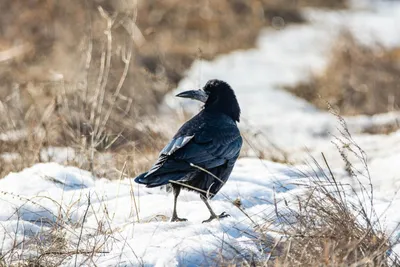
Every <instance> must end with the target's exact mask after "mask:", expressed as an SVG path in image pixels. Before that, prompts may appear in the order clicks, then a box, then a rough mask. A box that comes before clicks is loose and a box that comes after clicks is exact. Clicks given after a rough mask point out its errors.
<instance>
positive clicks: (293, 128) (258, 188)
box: [0, 2, 400, 266]
mask: <svg viewBox="0 0 400 267" xmlns="http://www.w3.org/2000/svg"><path fill="white" fill-rule="evenodd" d="M399 13H400V5H399V4H398V3H395V2H392V3H388V2H383V3H381V2H379V3H378V4H376V5H373V6H369V7H368V8H365V7H363V8H353V9H350V10H345V11H343V10H342V11H326V10H325V11H321V10H315V9H307V10H305V11H304V16H305V17H306V18H307V19H308V20H309V23H308V24H303V25H290V26H287V27H285V28H284V29H279V30H276V29H266V30H265V31H263V32H262V33H261V34H260V36H259V38H258V41H257V47H256V48H255V49H251V50H247V51H236V52H232V53H230V54H229V55H224V56H220V57H217V58H216V59H214V60H212V61H209V62H206V61H195V63H194V64H193V66H192V67H191V68H190V69H189V71H188V72H187V74H186V76H185V78H184V79H183V80H182V81H181V82H180V83H179V85H178V87H177V89H176V91H175V92H173V93H172V94H171V95H168V96H166V98H165V99H164V105H163V106H162V107H161V111H168V110H171V109H172V110H175V111H176V110H179V109H184V110H185V112H187V113H189V114H191V113H195V112H197V110H198V108H199V106H197V105H195V104H193V103H192V102H185V101H182V100H177V99H175V98H174V97H173V94H174V93H176V92H178V91H181V90H186V89H188V88H189V89H192V88H198V87H199V86H201V85H202V84H204V83H205V81H207V80H208V79H211V78H219V79H223V80H226V81H228V82H229V84H231V86H232V87H233V89H234V90H235V92H236V94H237V97H238V100H239V103H240V104H241V107H242V110H243V119H242V122H241V123H240V127H241V130H242V132H243V133H244V135H245V137H246V138H245V143H246V146H247V147H246V148H245V150H244V153H243V157H242V158H241V159H239V161H238V162H237V164H236V166H235V169H234V171H233V173H232V176H231V178H230V179H229V181H228V183H227V184H226V185H225V186H224V187H223V189H222V190H221V192H220V193H219V194H218V195H217V196H216V197H215V199H213V200H212V201H211V205H212V206H213V207H214V209H215V210H216V212H218V213H220V212H223V211H226V212H227V213H229V214H230V215H231V217H229V218H226V219H223V220H220V221H214V222H212V223H209V224H202V223H201V221H202V220H204V219H206V218H208V212H207V209H206V207H205V206H204V204H203V203H202V201H201V200H200V199H199V197H198V195H196V194H195V193H193V192H184V193H183V194H182V196H181V197H180V198H179V202H178V214H179V216H181V217H185V218H188V219H189V221H188V222H181V223H169V222H167V221H168V219H169V217H170V216H171V213H172V196H171V195H170V194H168V193H167V192H166V191H165V188H162V189H159V188H154V189H147V188H145V187H143V186H140V185H137V184H134V183H133V181H132V179H131V178H132V177H126V175H125V174H123V173H122V174H121V178H122V179H119V180H116V181H110V180H108V179H105V178H102V177H94V176H93V175H92V174H91V173H89V172H87V171H83V170H81V169H78V168H75V167H65V166H62V165H59V164H57V163H43V164H37V165H34V166H33V167H31V168H28V169H25V170H23V171H22V172H19V173H11V174H9V175H7V176H6V177H5V178H4V179H2V180H0V188H1V190H2V191H0V211H1V213H0V219H1V225H2V229H0V239H1V240H3V241H2V249H1V255H3V256H2V257H1V260H2V261H3V262H5V263H7V262H10V261H16V260H18V259H20V260H22V259H25V260H26V259H28V258H29V257H31V258H35V256H37V254H40V253H42V254H43V255H44V256H43V258H42V259H44V260H48V261H49V262H48V263H50V262H51V263H53V264H54V262H57V263H58V265H65V266H74V265H76V263H78V264H80V263H84V264H87V265H94V264H96V265H97V266H115V265H119V266H137V265H144V266H146V265H150V266H153V265H154V266H178V265H185V266H197V265H199V264H200V265H213V263H214V264H215V263H216V262H219V260H221V259H224V260H225V261H226V262H229V261H231V260H237V259H238V258H240V259H244V260H249V259H256V262H265V261H267V260H268V259H269V257H270V256H271V255H272V257H273V254H274V251H273V249H272V248H274V245H273V244H274V242H275V241H276V240H277V239H279V237H280V234H281V233H282V231H283V228H285V226H286V225H287V224H290V222H287V221H286V222H283V221H280V220H279V216H277V214H279V213H281V212H282V213H284V212H285V210H286V209H287V207H288V206H289V207H291V208H293V209H295V208H296V207H294V206H295V204H294V203H297V202H296V198H297V197H299V196H302V194H303V193H304V192H305V188H306V187H304V184H306V183H307V181H309V180H308V179H309V178H310V177H313V176H316V175H317V174H318V173H319V172H318V171H317V172H315V171H314V167H315V166H314V165H313V162H312V160H311V157H312V156H314V157H315V158H316V159H317V160H319V161H320V162H322V164H321V166H323V168H322V170H323V171H325V172H326V173H329V170H328V168H327V166H326V165H324V164H323V161H322V156H321V152H323V153H324V155H325V157H326V159H327V162H329V166H330V168H331V171H332V173H333V174H334V175H335V177H336V178H338V179H339V183H341V184H342V185H343V186H344V187H346V186H347V185H352V186H353V187H352V188H354V189H355V190H356V192H347V193H348V197H349V199H350V201H351V200H352V199H353V198H354V197H355V196H356V195H357V193H359V195H363V194H364V193H365V190H364V189H363V188H365V187H368V184H369V183H371V184H372V186H373V188H374V195H369V197H371V198H372V199H373V202H374V204H373V206H374V211H375V212H376V214H375V215H374V217H377V218H380V223H381V224H382V231H384V232H385V233H386V234H387V235H388V236H389V237H390V242H392V243H393V245H395V244H396V242H397V237H398V233H399V232H398V229H397V225H398V224H399V223H400V215H399V214H398V212H396V207H398V205H399V204H400V198H399V196H398V194H397V191H398V189H399V188H400V178H399V177H400V171H399V170H398V169H396V166H397V164H398V162H399V160H400V156H399V155H400V153H399V150H400V147H399V145H398V144H399V143H400V142H399V141H400V132H399V131H394V132H391V133H389V134H376V135H371V134H367V133H366V131H365V129H366V128H370V127H371V126H377V125H378V126H379V125H382V124H385V123H387V122H390V121H396V120H397V119H398V118H399V116H400V114H399V113H398V112H395V111H394V112H391V113H385V114H380V115H376V116H372V117H366V116H363V115H360V116H353V117H344V120H345V121H346V122H347V129H349V131H350V133H351V136H349V135H348V134H347V133H346V132H344V134H343V131H344V129H345V128H346V125H344V124H343V122H342V121H340V117H338V116H336V115H335V114H334V113H331V112H328V111H321V110H318V109H317V108H315V107H314V106H312V105H311V104H309V103H307V102H306V101H304V100H303V99H300V98H297V97H295V96H293V95H291V94H290V93H289V92H287V91H285V90H282V87H283V86H290V85H295V84H297V83H299V82H304V81H307V79H308V78H309V77H310V76H311V75H309V74H312V73H315V72H321V71H323V70H324V68H325V67H326V64H327V60H328V58H327V55H328V54H329V53H328V51H329V50H330V49H331V46H332V44H333V43H332V42H331V40H332V38H330V37H331V35H339V34H340V32H341V30H342V29H343V28H344V27H345V28H346V29H347V30H349V31H350V32H351V33H352V34H353V35H354V37H355V38H357V40H359V41H360V42H362V43H364V44H366V45H369V46H374V45H375V42H376V41H378V42H379V43H380V44H381V45H384V46H386V47H395V46H399V45H400V38H399V35H397V34H396V33H397V30H398V26H397V25H400V21H399V18H400V16H398V14H399ZM396 21H397V22H399V23H396ZM382 29H384V30H382ZM293 44H296V45H293ZM164 114H165V113H164ZM165 116H167V115H165ZM340 131H342V133H341V132H340ZM249 136H252V137H254V138H251V139H250V138H249ZM0 137H1V136H0ZM336 137H337V138H338V139H337V138H336ZM346 138H347V139H346ZM340 140H341V141H340ZM332 141H333V142H336V144H338V146H335V144H333V143H332ZM342 141H343V142H342ZM353 141H354V142H355V143H356V144H358V145H359V146H360V147H361V148H362V149H363V150H364V151H365V153H366V155H367V163H368V170H369V174H368V173H366V166H365V165H364V163H365V162H363V161H362V159H360V158H359V157H357V155H352V154H351V153H349V150H346V148H348V147H350V148H352V149H355V150H356V147H355V143H353ZM259 144H263V146H262V150H263V158H264V160H263V159H259V158H258V157H255V156H259V153H260V151H259V149H255V146H258V145H259ZM338 150H339V151H338ZM340 150H342V151H347V152H346V153H348V155H347V156H346V157H348V158H349V159H350V160H351V162H352V163H353V164H354V169H355V170H359V171H360V173H359V177H361V178H359V179H358V180H355V179H354V176H352V173H351V172H350V171H349V168H348V166H346V165H345V163H346V162H343V154H340V153H339V152H340ZM52 151H53V152H52V153H55V155H57V157H56V158H55V160H57V158H58V159H59V161H61V162H62V161H63V158H65V157H66V156H67V157H68V154H69V153H73V152H68V151H69V150H68V149H65V148H58V150H56V149H54V150H52ZM54 151H56V152H54ZM359 152H361V154H362V153H363V151H359ZM358 155H359V154H358ZM3 156H6V157H12V155H3ZM277 159H278V160H277ZM272 160H275V161H280V162H282V163H276V162H272ZM307 160H308V164H306V161H307ZM368 177H370V178H371V180H369V179H368ZM358 181H361V184H358ZM357 190H358V191H357ZM345 191H346V190H345ZM365 205H366V209H369V208H371V207H370V206H369V204H368V201H367V203H365ZM55 226H57V227H55ZM264 227H266V228H267V229H268V230H266V231H260V230H259V229H260V228H264ZM260 234H265V236H263V237H262V238H260V236H259V235H260ZM55 237H57V240H58V242H54V243H51V242H52V240H56V239H55ZM259 240H264V242H263V243H260V242H259ZM21 241H24V242H23V243H19V242H21ZM267 241H268V242H270V243H269V244H268V242H267ZM46 242H48V243H51V244H47V243H46ZM57 246H59V247H57ZM60 247H62V251H63V252H64V254H62V255H56V257H54V254H56V252H59V251H60ZM43 249H46V250H45V251H43ZM238 251H239V252H240V253H238ZM43 252H47V254H46V253H43ZM395 252H399V246H394V247H393V249H392V250H390V251H389V250H388V254H390V253H395ZM50 256H52V257H50ZM0 262H1V261H0Z"/></svg>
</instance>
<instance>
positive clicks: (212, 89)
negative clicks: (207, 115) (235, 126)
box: [176, 80, 240, 121]
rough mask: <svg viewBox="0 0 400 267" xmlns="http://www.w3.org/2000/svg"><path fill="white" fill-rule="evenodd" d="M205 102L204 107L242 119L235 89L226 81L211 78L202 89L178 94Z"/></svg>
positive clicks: (238, 119) (237, 119)
mask: <svg viewBox="0 0 400 267" xmlns="http://www.w3.org/2000/svg"><path fill="white" fill-rule="evenodd" d="M176 96H178V97H184V98H190V99H194V100H198V101H201V102H203V103H204V109H205V110H208V111H217V112H221V113H224V114H226V115H228V116H230V117H231V118H232V119H233V120H235V121H240V107H239V103H238V101H237V99H236V95H235V92H234V91H233V89H232V88H231V87H230V86H229V84H227V83H226V82H224V81H221V80H209V81H208V82H207V83H206V85H204V87H203V88H202V89H200V90H190V91H185V92H182V93H180V94H177V95H176Z"/></svg>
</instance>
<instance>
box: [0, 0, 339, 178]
mask: <svg viewBox="0 0 400 267" xmlns="http://www.w3.org/2000/svg"><path fill="white" fill-rule="evenodd" d="M314 4H315V3H314V1H283V2H282V1H256V0H254V1H253V0H252V1H243V0H235V1H206V0H204V1H203V0H201V1H197V2H181V1H176V0H168V1H139V2H137V3H135V2H129V3H128V2H125V1H108V0H105V1H92V0H91V1H72V2H71V1H66V2H65V1H64V2H63V1H62V2H60V1H54V0H39V1H34V2H31V3H29V4H26V3H25V1H19V0H17V1H11V2H7V1H3V2H1V3H0V9H1V10H7V12H6V13H4V16H2V17H1V19H0V22H1V23H0V33H1V34H0V36H1V37H0V114H1V115H2V116H0V134H3V136H4V134H6V135H7V136H6V138H0V154H1V155H2V156H0V177H3V176H4V175H6V174H7V173H8V172H10V171H18V170H21V169H22V168H24V167H28V166H30V165H32V164H34V163H37V162H42V161H46V160H45V159H43V156H41V153H43V150H45V149H47V147H49V146H52V147H53V146H55V147H71V148H73V149H74V151H75V154H76V157H75V158H70V159H68V160H66V161H63V162H62V163H65V164H72V165H77V166H79V167H81V168H84V169H88V170H91V171H93V172H95V173H96V174H97V175H107V176H108V177H110V178H112V177H117V176H118V175H117V171H116V170H118V169H119V168H121V167H122V166H123V164H125V163H127V164H128V170H129V172H130V173H131V174H132V175H135V174H136V173H137V172H139V171H141V170H143V169H145V168H146V167H148V166H149V164H150V163H151V161H152V160H153V159H154V158H155V156H156V154H157V152H158V151H159V149H160V148H161V147H162V145H163V143H165V136H164V132H165V129H158V130H154V128H155V127H154V126H155V124H156V123H157V122H154V120H153V118H152V116H153V115H154V114H155V113H156V111H157V107H158V104H159V103H160V101H161V100H162V97H163V96H164V94H165V93H166V92H168V91H169V90H170V89H171V88H174V87H175V86H176V84H177V83H178V82H179V80H180V79H181V78H182V75H183V73H184V71H185V70H186V69H187V68H188V67H189V66H190V64H191V63H192V62H193V60H195V59H196V58H198V57H203V58H206V59H212V58H214V57H215V56H216V55H218V54H221V53H227V52H230V51H232V50H235V49H246V48H250V47H252V46H253V45H254V42H255V39H256V37H257V35H258V33H259V31H260V29H261V28H262V27H264V26H273V27H277V28H279V29H280V28H282V27H284V25H285V24H287V23H297V22H302V21H303V18H302V16H301V14H300V12H299V7H302V6H307V5H314ZM326 6H332V5H331V4H328V3H327V5H326ZM179 123H180V122H176V124H177V125H178V124H179ZM174 127H175V126H173V127H169V128H172V129H173V128H174ZM16 132H23V133H24V135H23V136H21V137H20V138H15V137H12V138H14V139H15V140H10V138H9V137H10V135H11V136H15V133H16ZM102 153H108V154H107V155H106V156H109V157H111V158H112V159H113V160H114V161H113V162H112V164H107V162H105V161H104V160H100V159H101V158H102ZM135 155H137V156H135ZM138 159H140V160H138ZM107 169H108V170H107Z"/></svg>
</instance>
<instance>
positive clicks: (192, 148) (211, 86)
mask: <svg viewBox="0 0 400 267" xmlns="http://www.w3.org/2000/svg"><path fill="white" fill-rule="evenodd" d="M177 96H178V97H184V98H191V99H195V100H199V101H201V102H203V103H204V106H203V108H202V110H201V111H200V112H199V113H198V114H197V115H196V116H194V117H193V118H192V119H190V120H189V121H187V122H186V123H185V124H184V125H183V126H182V127H181V128H180V129H179V130H178V132H177V133H176V134H175V136H174V137H173V138H172V140H171V141H170V142H169V144H168V145H166V146H165V147H164V149H163V150H162V151H161V152H160V155H159V158H158V160H157V162H156V163H155V164H154V165H153V167H152V168H151V169H150V170H149V171H148V172H145V173H142V174H141V175H139V176H137V177H136V178H135V182H137V183H139V184H145V185H147V187H156V186H161V185H165V184H168V183H170V184H171V186H172V189H173V193H174V210H173V213H172V218H171V221H186V219H183V218H179V217H178V215H177V213H176V202H177V198H178V196H179V193H180V191H181V188H184V189H188V190H194V191H196V192H198V193H200V197H201V199H202V200H203V201H204V203H205V204H206V206H207V208H208V210H209V211H210V213H211V216H210V218H209V219H208V220H205V221H203V222H210V221H212V220H214V219H217V218H224V217H227V216H229V215H228V214H226V213H225V212H223V213H221V214H220V215H216V214H215V213H214V211H213V210H212V209H211V206H210V204H209V203H208V201H207V199H209V198H212V197H213V196H215V194H217V192H218V191H219V190H220V189H221V187H222V186H223V185H224V183H225V182H226V181H227V180H228V178H229V175H230V174H231V172H232V169H233V166H234V165H235V162H236V160H237V158H238V157H239V153H240V149H241V147H242V137H241V136H240V132H239V129H238V127H237V125H236V122H239V120H240V107H239V103H238V101H237V99H236V96H235V93H234V91H233V90H232V88H231V87H230V86H229V85H228V84H227V83H226V82H223V81H221V80H210V81H208V82H207V83H206V85H205V86H204V87H203V88H202V89H200V90H192V91H186V92H183V93H180V94H178V95H177Z"/></svg>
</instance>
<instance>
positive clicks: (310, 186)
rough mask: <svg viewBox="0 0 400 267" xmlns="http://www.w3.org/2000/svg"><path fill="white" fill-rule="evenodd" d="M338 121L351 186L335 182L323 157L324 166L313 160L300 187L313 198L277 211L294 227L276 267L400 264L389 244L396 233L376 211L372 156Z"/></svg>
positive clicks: (288, 229)
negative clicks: (370, 165) (388, 229)
mask: <svg viewBox="0 0 400 267" xmlns="http://www.w3.org/2000/svg"><path fill="white" fill-rule="evenodd" d="M336 115H337V114H336ZM337 117H338V119H339V122H340V124H341V130H342V131H341V136H340V137H337V138H336V140H335V141H334V144H335V145H336V147H337V148H338V152H339V153H340V154H341V156H342V159H343V162H344V163H345V166H346V171H347V173H348V175H349V177H350V182H349V183H346V182H345V183H343V182H341V181H340V180H338V179H337V177H335V175H334V173H333V172H332V170H331V169H330V166H329V163H328V162H327V161H326V158H325V156H324V155H323V154H322V162H323V164H321V165H320V164H319V163H318V162H317V160H316V159H313V161H312V163H310V166H311V167H313V170H314V171H313V173H304V174H303V175H304V177H311V178H307V179H306V180H305V181H304V184H301V185H300V186H302V187H306V188H307V193H306V194H305V195H303V196H300V197H297V199H296V200H295V201H291V202H290V203H286V207H287V209H286V210H284V211H279V212H278V210H276V212H277V214H276V215H277V217H278V219H279V220H281V221H283V222H286V223H287V224H288V225H289V226H288V227H283V236H284V239H283V242H282V246H283V247H284V249H283V252H282V254H281V255H279V256H278V257H276V258H275V259H274V260H273V261H272V262H273V266H398V265H399V264H400V261H399V260H400V258H399V255H396V254H395V253H393V252H392V253H390V251H391V248H392V246H394V245H395V244H391V242H390V241H389V239H390V238H391V237H390V234H385V233H384V229H383V226H382V225H381V224H380V217H379V216H378V215H377V213H376V211H375V206H374V187H373V185H372V180H371V176H370V174H369V169H368V159H367V155H366V154H365V152H364V151H363V150H362V149H361V148H360V147H359V146H358V145H357V143H355V141H354V140H353V138H352V136H351V134H350V132H349V131H348V128H347V125H346V123H345V121H344V120H343V118H341V117H340V116H338V115H337ZM347 155H352V156H353V157H354V159H355V160H354V161H351V160H350V159H349V157H348V156H347ZM356 166H361V168H360V167H356ZM266 231H268V230H266Z"/></svg>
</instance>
